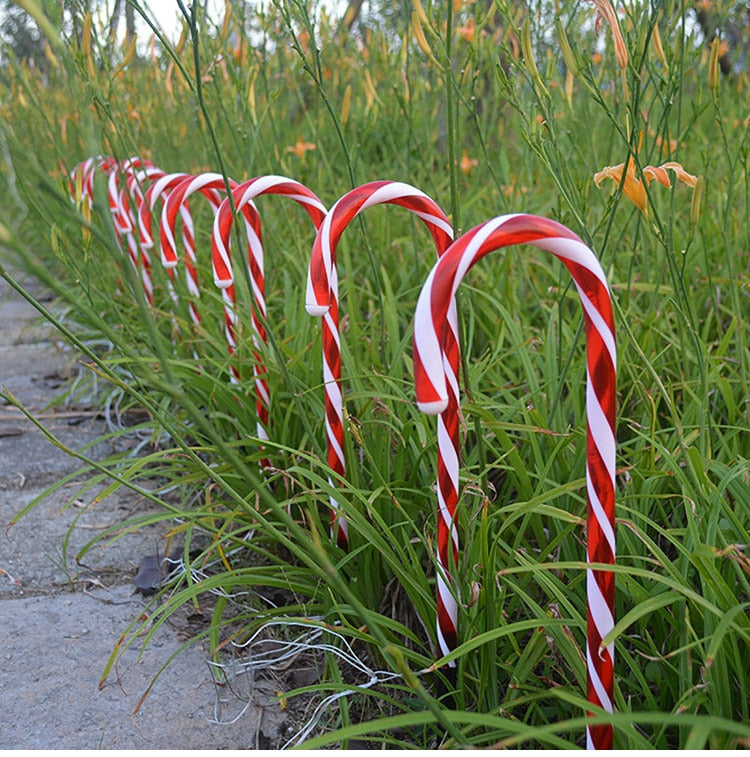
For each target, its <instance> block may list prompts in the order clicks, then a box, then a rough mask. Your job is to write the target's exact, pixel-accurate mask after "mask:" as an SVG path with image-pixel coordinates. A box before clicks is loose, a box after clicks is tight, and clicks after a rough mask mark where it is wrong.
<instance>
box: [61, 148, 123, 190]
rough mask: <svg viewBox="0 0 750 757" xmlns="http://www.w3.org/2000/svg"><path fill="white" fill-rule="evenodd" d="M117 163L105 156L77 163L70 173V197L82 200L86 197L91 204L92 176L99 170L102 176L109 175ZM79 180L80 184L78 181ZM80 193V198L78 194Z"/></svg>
mask: <svg viewBox="0 0 750 757" xmlns="http://www.w3.org/2000/svg"><path fill="white" fill-rule="evenodd" d="M116 165H117V163H116V161H115V160H114V158H110V157H108V156H106V155H98V156H97V157H95V158H86V160H84V161H82V162H81V163H79V164H78V165H77V166H75V167H74V168H73V170H72V171H71V172H70V180H69V185H68V188H69V191H70V196H71V197H72V198H73V199H74V200H76V199H83V198H84V197H88V199H89V201H90V202H92V201H93V199H94V176H95V174H96V171H97V170H99V171H101V172H102V173H104V174H109V173H110V171H112V170H113V168H114V166H116ZM79 176H80V177H81V178H80V184H79V179H78V177H79ZM79 192H80V197H79V196H78V193H79Z"/></svg>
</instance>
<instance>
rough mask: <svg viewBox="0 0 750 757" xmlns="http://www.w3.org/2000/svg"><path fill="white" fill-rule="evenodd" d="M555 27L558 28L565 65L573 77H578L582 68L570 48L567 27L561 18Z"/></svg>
mask: <svg viewBox="0 0 750 757" xmlns="http://www.w3.org/2000/svg"><path fill="white" fill-rule="evenodd" d="M555 26H557V38H558V39H559V40H560V49H561V50H562V54H563V60H564V61H565V65H566V66H567V67H568V71H570V73H571V74H573V76H578V72H579V71H580V66H579V65H578V61H577V60H576V56H575V54H574V53H573V49H572V48H571V46H570V42H568V35H567V34H565V27H564V26H563V23H562V21H561V20H560V18H559V17H558V18H557V20H556V21H555Z"/></svg>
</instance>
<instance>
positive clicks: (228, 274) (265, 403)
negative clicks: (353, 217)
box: [211, 176, 327, 468]
mask: <svg viewBox="0 0 750 757" xmlns="http://www.w3.org/2000/svg"><path fill="white" fill-rule="evenodd" d="M262 194H278V195H285V196H286V197H289V199H291V200H294V201H295V202H297V203H299V205H301V206H302V207H303V208H304V209H305V211H306V212H307V214H308V215H309V216H310V218H311V219H312V222H313V224H314V226H315V230H316V231H317V230H318V228H319V227H320V224H321V223H322V222H323V219H324V218H325V216H326V213H327V211H326V208H325V206H324V205H323V203H322V202H321V201H320V199H319V198H318V197H317V195H315V194H314V193H313V192H311V191H310V190H309V189H308V188H307V187H306V186H304V185H303V184H300V183H299V182H297V181H294V180H292V179H288V178H286V177H285V176H260V177H258V178H255V179H250V180H249V181H245V182H242V183H241V184H239V185H237V186H236V187H235V188H234V189H233V190H232V202H231V203H230V201H229V198H228V197H227V198H225V199H224V200H223V201H222V203H221V205H220V206H219V209H218V211H217V213H216V216H215V218H214V228H213V234H212V237H211V251H212V255H211V259H212V264H213V272H214V283H215V284H216V286H218V287H220V288H221V289H223V290H226V292H227V294H228V295H229V297H230V298H231V300H232V305H233V307H232V313H233V314H235V317H236V308H235V307H234V305H235V299H234V275H233V272H232V261H231V256H230V249H229V237H230V234H231V230H232V224H233V222H234V214H233V212H232V204H233V205H234V209H235V211H237V212H238V213H239V212H243V211H244V210H245V208H246V207H247V206H248V204H250V203H252V200H253V199H254V198H256V197H258V196H259V195H262ZM248 242H249V245H248V266H249V270H250V279H251V284H252V288H253V297H254V300H255V308H254V309H253V311H252V324H253V345H254V351H253V360H254V365H253V376H254V378H255V409H256V416H257V419H258V421H257V436H258V438H259V439H262V440H267V439H268V416H269V410H270V403H271V398H270V392H269V388H268V381H267V380H266V374H267V371H266V369H265V366H264V364H263V359H262V356H261V354H260V348H261V345H262V344H263V345H265V343H266V340H267V335H266V329H265V326H264V323H265V320H266V314H267V312H266V296H265V286H266V285H265V272H264V265H265V264H264V253H263V245H262V243H261V240H260V234H253V235H252V236H251V237H249V239H248ZM235 327H236V321H235V320H234V319H231V320H230V319H228V320H227V321H226V336H227V344H228V346H229V354H230V355H232V354H234V350H235V346H236V345H235V338H234V330H235ZM232 377H233V379H234V380H235V381H236V380H238V379H239V373H238V371H237V369H236V366H234V365H232ZM260 464H261V466H262V467H264V468H267V467H269V466H270V464H271V463H270V461H269V460H267V459H265V458H264V459H262V460H261V461H260Z"/></svg>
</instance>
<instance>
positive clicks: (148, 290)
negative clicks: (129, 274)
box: [107, 157, 155, 305]
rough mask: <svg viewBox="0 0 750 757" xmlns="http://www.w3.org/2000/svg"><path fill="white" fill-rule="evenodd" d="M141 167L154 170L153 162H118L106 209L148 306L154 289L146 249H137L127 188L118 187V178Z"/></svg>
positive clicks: (138, 160)
mask: <svg viewBox="0 0 750 757" xmlns="http://www.w3.org/2000/svg"><path fill="white" fill-rule="evenodd" d="M140 168H155V166H154V164H153V163H150V162H149V161H144V160H141V159H140V158H137V157H135V158H128V159H127V160H124V161H122V162H121V163H118V164H116V165H115V166H114V167H113V169H112V170H111V171H110V173H109V178H108V181H107V189H108V196H109V209H110V212H111V213H112V221H113V223H114V227H115V234H116V236H117V240H118V242H120V244H121V245H122V244H123V240H124V242H125V248H126V251H127V253H128V258H129V259H130V262H131V264H132V266H133V270H134V271H135V272H136V273H137V274H138V275H139V276H140V278H141V283H142V285H143V291H144V293H145V295H146V299H147V301H148V303H149V304H150V305H153V302H154V287H153V283H152V280H151V261H150V259H149V257H148V253H147V252H146V251H145V249H143V250H142V249H139V245H138V241H137V240H136V237H135V234H134V231H135V218H134V216H133V213H132V211H131V207H130V202H129V201H128V198H129V192H128V191H127V189H126V188H121V187H120V179H121V178H122V177H125V178H126V180H127V177H129V176H130V175H131V174H132V173H133V171H136V170H138V169H140Z"/></svg>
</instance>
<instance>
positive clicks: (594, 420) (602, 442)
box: [586, 369, 616, 484]
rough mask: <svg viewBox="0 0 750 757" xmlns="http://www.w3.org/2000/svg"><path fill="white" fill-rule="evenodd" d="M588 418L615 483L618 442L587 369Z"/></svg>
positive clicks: (595, 440)
mask: <svg viewBox="0 0 750 757" xmlns="http://www.w3.org/2000/svg"><path fill="white" fill-rule="evenodd" d="M586 418H587V420H588V424H589V429H590V431H591V436H592V438H593V440H594V443H595V444H596V448H597V449H598V450H599V455H600V456H601V458H602V461H603V462H604V465H605V466H606V467H607V472H608V473H609V475H610V478H611V479H612V483H613V484H614V474H615V452H616V449H615V448H616V442H615V436H614V433H613V432H612V428H611V427H610V425H609V421H608V420H607V416H606V415H605V414H604V410H603V409H602V406H601V405H600V404H599V398H598V397H597V396H596V392H595V391H594V382H593V381H592V380H591V376H590V374H589V372H588V369H587V370H586Z"/></svg>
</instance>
